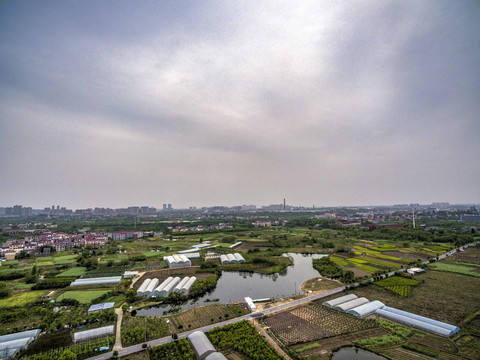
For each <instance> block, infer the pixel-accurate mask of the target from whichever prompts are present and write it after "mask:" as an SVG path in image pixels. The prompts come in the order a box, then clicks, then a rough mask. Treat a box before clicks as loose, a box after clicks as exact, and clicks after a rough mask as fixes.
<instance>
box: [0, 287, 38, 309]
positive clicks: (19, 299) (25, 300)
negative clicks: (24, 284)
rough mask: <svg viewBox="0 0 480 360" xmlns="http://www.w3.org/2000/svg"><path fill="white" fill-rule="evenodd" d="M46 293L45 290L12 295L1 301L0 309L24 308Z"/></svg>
mask: <svg viewBox="0 0 480 360" xmlns="http://www.w3.org/2000/svg"><path fill="white" fill-rule="evenodd" d="M46 293H47V291H46V290H38V291H29V292H25V293H21V294H17V295H12V296H10V297H8V298H5V299H1V300H0V307H14V306H25V305H27V304H29V303H31V302H32V301H34V300H36V299H38V298H39V297H40V296H42V295H45V294H46Z"/></svg>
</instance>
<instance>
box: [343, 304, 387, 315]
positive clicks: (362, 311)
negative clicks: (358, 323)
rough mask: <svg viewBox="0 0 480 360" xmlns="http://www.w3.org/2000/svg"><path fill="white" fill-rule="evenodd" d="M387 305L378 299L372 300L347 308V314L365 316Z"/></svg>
mask: <svg viewBox="0 0 480 360" xmlns="http://www.w3.org/2000/svg"><path fill="white" fill-rule="evenodd" d="M384 306H385V304H384V303H382V302H381V301H378V300H374V301H370V302H368V303H366V304H363V305H360V306H357V307H354V308H353V309H350V310H347V314H351V315H355V316H358V317H364V316H367V315H370V314H372V313H374V312H375V310H377V309H381V308H383V307H384Z"/></svg>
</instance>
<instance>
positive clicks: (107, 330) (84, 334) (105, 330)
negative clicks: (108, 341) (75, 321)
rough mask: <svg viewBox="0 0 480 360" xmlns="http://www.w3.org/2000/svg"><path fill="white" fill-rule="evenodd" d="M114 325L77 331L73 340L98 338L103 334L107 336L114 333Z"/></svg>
mask: <svg viewBox="0 0 480 360" xmlns="http://www.w3.org/2000/svg"><path fill="white" fill-rule="evenodd" d="M113 333H114V332H113V325H109V326H104V327H101V328H97V329H92V330H87V331H81V332H76V333H75V334H73V341H74V342H77V341H82V340H88V339H91V338H96V337H102V336H107V335H110V334H113Z"/></svg>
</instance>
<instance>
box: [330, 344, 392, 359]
mask: <svg viewBox="0 0 480 360" xmlns="http://www.w3.org/2000/svg"><path fill="white" fill-rule="evenodd" d="M331 359H332V360H350V359H353V360H388V359H387V358H385V357H383V356H380V355H377V354H374V353H372V352H370V351H366V350H363V349H359V348H356V347H344V348H341V349H340V350H338V351H335V352H334V353H333V355H332V358H331Z"/></svg>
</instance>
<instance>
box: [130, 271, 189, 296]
mask: <svg viewBox="0 0 480 360" xmlns="http://www.w3.org/2000/svg"><path fill="white" fill-rule="evenodd" d="M196 280H197V278H196V277H195V276H191V277H190V276H185V277H184V278H183V279H180V277H178V276H176V277H172V276H169V277H168V278H167V279H165V280H164V281H163V282H162V283H161V284H160V285H159V282H160V281H159V280H158V279H157V278H154V279H146V280H145V281H144V282H143V283H142V285H140V287H139V288H138V290H137V295H138V296H141V297H152V296H155V297H157V296H159V297H167V296H168V294H170V293H171V292H179V293H181V294H184V295H186V294H188V292H189V291H190V288H191V287H192V285H193V284H194V283H195V281H196Z"/></svg>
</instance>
